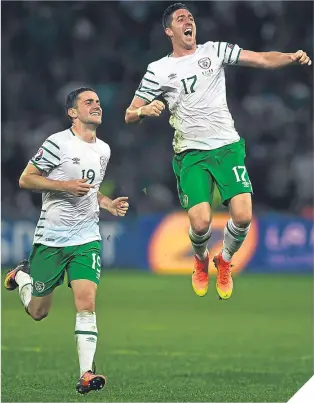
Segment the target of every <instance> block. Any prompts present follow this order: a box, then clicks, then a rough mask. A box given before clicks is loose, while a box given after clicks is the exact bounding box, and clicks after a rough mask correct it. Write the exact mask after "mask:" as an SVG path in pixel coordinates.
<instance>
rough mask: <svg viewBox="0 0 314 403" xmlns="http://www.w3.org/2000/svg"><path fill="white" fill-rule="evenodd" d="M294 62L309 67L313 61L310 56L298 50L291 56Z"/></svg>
mask: <svg viewBox="0 0 314 403" xmlns="http://www.w3.org/2000/svg"><path fill="white" fill-rule="evenodd" d="M291 59H292V61H294V62H296V63H300V64H308V65H309V66H310V65H311V64H312V60H311V59H310V58H309V57H308V55H307V54H306V53H305V52H303V50H298V51H297V52H295V53H293V54H292V55H291Z"/></svg>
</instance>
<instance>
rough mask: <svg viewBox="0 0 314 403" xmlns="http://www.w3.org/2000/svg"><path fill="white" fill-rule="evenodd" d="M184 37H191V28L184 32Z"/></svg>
mask: <svg viewBox="0 0 314 403" xmlns="http://www.w3.org/2000/svg"><path fill="white" fill-rule="evenodd" d="M184 35H185V36H189V37H192V28H187V29H186V30H185V31H184Z"/></svg>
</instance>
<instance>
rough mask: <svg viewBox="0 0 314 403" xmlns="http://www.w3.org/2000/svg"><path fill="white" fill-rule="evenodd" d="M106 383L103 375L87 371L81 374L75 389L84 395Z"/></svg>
mask: <svg viewBox="0 0 314 403" xmlns="http://www.w3.org/2000/svg"><path fill="white" fill-rule="evenodd" d="M106 383H107V379H106V377H105V376H103V375H96V374H95V371H87V372H85V374H83V375H82V376H81V377H80V379H79V381H78V383H77V384H76V391H77V392H78V393H81V394H82V395H84V394H85V393H88V392H90V391H92V390H95V391H98V390H101V389H102V388H103V387H104V386H105V385H106Z"/></svg>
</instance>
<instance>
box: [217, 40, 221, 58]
mask: <svg viewBox="0 0 314 403" xmlns="http://www.w3.org/2000/svg"><path fill="white" fill-rule="evenodd" d="M220 45H221V42H218V53H217V55H218V57H219V54H220Z"/></svg>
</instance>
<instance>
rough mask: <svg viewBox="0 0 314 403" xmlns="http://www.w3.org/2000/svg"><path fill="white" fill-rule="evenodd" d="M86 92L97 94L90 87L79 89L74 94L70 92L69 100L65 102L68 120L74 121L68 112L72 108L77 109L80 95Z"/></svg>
mask: <svg viewBox="0 0 314 403" xmlns="http://www.w3.org/2000/svg"><path fill="white" fill-rule="evenodd" d="M86 91H93V92H96V91H95V90H93V89H92V88H89V87H81V88H77V89H76V90H73V91H72V92H70V94H69V95H68V96H67V99H66V101H65V113H66V115H67V116H68V118H69V119H70V120H71V121H72V119H71V118H70V116H69V115H68V110H69V109H70V108H75V107H76V101H77V98H78V96H79V95H80V94H82V92H86Z"/></svg>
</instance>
